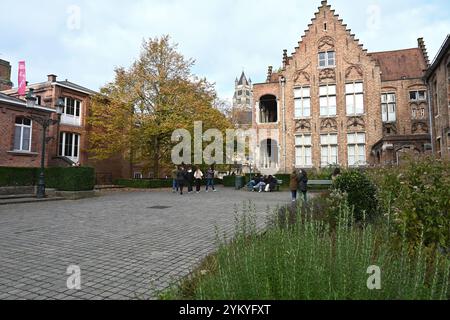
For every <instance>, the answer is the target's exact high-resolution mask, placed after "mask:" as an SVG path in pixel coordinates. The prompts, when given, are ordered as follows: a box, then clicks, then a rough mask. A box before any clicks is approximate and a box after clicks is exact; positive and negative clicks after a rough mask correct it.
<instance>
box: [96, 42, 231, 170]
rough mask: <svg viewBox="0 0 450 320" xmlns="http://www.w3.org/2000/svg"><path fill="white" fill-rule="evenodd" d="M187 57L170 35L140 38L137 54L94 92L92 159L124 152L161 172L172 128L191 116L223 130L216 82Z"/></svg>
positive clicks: (187, 123)
mask: <svg viewBox="0 0 450 320" xmlns="http://www.w3.org/2000/svg"><path fill="white" fill-rule="evenodd" d="M193 65H194V60H192V59H186V58H184V56H183V55H182V54H180V53H179V52H178V51H177V45H176V44H171V42H170V37H169V36H163V37H161V38H155V39H149V40H148V41H144V42H143V45H142V51H141V54H140V57H139V59H138V60H136V61H135V62H134V63H133V65H132V66H131V67H130V68H129V69H128V70H126V69H124V68H119V69H117V70H116V71H115V73H116V75H115V79H114V81H113V82H111V83H108V84H107V85H106V86H105V87H103V88H102V89H101V95H100V96H98V97H94V99H93V101H92V106H91V116H90V119H89V122H90V124H91V125H92V127H93V131H92V134H91V135H90V144H91V150H90V151H91V153H92V154H93V156H94V158H96V159H108V158H110V157H111V156H114V155H117V154H127V155H128V156H129V157H130V158H131V160H132V162H134V163H142V164H144V165H145V167H146V168H147V169H148V170H149V171H150V172H152V173H153V176H154V177H159V176H160V172H161V169H167V168H169V167H171V166H172V164H171V159H170V156H171V150H172V147H173V145H174V144H173V143H172V142H171V137H172V133H173V131H174V130H176V129H186V130H189V131H190V132H191V133H192V134H193V131H194V130H193V129H194V122H195V121H202V122H203V128H204V130H207V129H209V128H217V129H219V130H221V131H223V132H224V131H225V130H226V129H227V128H230V126H231V124H230V122H229V121H228V120H227V119H226V117H225V115H224V114H222V113H221V112H220V111H219V109H218V108H216V107H215V105H216V102H217V101H218V99H217V94H216V92H215V88H214V85H213V84H211V83H209V82H208V81H207V80H206V79H205V78H198V77H197V76H195V75H194V74H193V73H192V72H191V68H192V66H193Z"/></svg>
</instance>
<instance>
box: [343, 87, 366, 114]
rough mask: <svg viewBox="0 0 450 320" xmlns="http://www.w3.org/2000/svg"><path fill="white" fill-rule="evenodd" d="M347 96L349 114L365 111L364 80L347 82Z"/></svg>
mask: <svg viewBox="0 0 450 320" xmlns="http://www.w3.org/2000/svg"><path fill="white" fill-rule="evenodd" d="M345 98H346V104H347V115H348V116H353V115H360V114H363V113H364V89H363V83H362V82H354V83H347V84H346V85H345Z"/></svg>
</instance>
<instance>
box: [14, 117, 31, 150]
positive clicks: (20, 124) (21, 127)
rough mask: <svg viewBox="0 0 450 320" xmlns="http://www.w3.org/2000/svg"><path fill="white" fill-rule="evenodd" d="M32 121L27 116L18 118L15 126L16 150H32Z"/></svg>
mask: <svg viewBox="0 0 450 320" xmlns="http://www.w3.org/2000/svg"><path fill="white" fill-rule="evenodd" d="M31 132H32V123H31V120H30V119H27V118H22V117H19V118H16V123H15V126H14V151H25V152H30V151H31Z"/></svg>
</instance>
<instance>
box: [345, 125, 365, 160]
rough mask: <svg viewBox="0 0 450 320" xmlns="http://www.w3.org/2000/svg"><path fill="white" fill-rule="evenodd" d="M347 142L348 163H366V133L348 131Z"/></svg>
mask: <svg viewBox="0 0 450 320" xmlns="http://www.w3.org/2000/svg"><path fill="white" fill-rule="evenodd" d="M347 143H348V165H349V166H363V165H365V164H366V134H365V133H349V134H348V135H347Z"/></svg>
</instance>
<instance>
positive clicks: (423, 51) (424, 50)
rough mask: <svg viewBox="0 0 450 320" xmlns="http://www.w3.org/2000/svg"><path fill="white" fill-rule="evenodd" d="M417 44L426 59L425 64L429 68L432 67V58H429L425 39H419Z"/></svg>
mask: <svg viewBox="0 0 450 320" xmlns="http://www.w3.org/2000/svg"><path fill="white" fill-rule="evenodd" d="M417 43H418V45H419V49H420V50H422V54H423V57H424V58H425V62H426V64H427V67H429V66H430V58H429V57H428V51H427V47H426V46H425V41H423V38H419V39H417Z"/></svg>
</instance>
